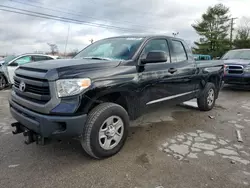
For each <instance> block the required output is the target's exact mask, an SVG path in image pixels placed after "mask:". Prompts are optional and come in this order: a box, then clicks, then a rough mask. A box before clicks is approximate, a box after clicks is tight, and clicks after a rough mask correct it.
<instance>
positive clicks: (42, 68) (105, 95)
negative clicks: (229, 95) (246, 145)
mask: <svg viewBox="0 0 250 188" xmlns="http://www.w3.org/2000/svg"><path fill="white" fill-rule="evenodd" d="M223 71H224V69H223V62H219V61H218V62H211V63H210V64H209V62H207V63H198V64H197V62H196V61H194V58H193V55H192V53H191V50H190V49H189V48H188V47H187V45H186V43H185V42H184V41H183V40H181V39H177V38H172V37H167V36H121V37H113V38H108V39H104V40H100V41H97V42H95V43H93V44H91V45H89V46H88V47H86V48H85V49H83V50H82V51H81V52H80V53H79V54H77V55H76V56H75V57H74V58H73V59H66V60H62V59H60V60H54V61H42V62H35V63H32V64H29V65H23V66H20V67H19V68H18V69H17V70H16V72H15V76H14V81H15V83H14V85H13V89H12V92H11V97H10V99H9V103H10V111H11V114H12V116H13V117H14V118H15V119H16V120H17V122H16V123H13V124H12V126H13V127H15V131H13V133H14V134H18V133H23V134H24V136H26V141H25V142H26V144H29V143H32V142H35V141H36V142H37V143H39V144H44V143H45V142H47V140H48V139H51V138H57V139H62V138H64V137H76V138H78V139H79V140H80V142H81V144H82V147H83V149H84V150H85V151H86V152H87V153H88V154H89V155H90V156H92V157H94V158H98V159H101V158H106V157H110V156H112V155H114V154H116V153H117V152H118V151H119V150H120V149H121V148H122V147H123V145H124V143H125V140H126V138H127V135H128V128H129V121H130V120H134V119H136V118H137V117H139V116H140V115H141V114H142V113H143V111H144V110H145V109H146V108H147V107H150V106H152V105H154V104H156V103H162V104H166V105H172V104H178V103H181V102H183V101H187V100H190V99H193V98H197V101H198V107H199V109H200V110H202V111H207V110H211V109H212V108H213V106H214V104H215V100H216V99H217V98H218V94H219V90H220V87H221V82H222V77H223Z"/></svg>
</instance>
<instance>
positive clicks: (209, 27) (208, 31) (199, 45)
mask: <svg viewBox="0 0 250 188" xmlns="http://www.w3.org/2000/svg"><path fill="white" fill-rule="evenodd" d="M229 20H230V18H229V8H227V7H225V6H224V5H222V4H217V5H215V6H214V7H209V8H208V9H207V11H206V13H204V14H202V17H201V20H200V21H197V22H196V23H195V24H193V25H192V27H193V28H194V29H195V31H196V32H197V34H198V35H200V39H199V41H197V42H195V45H196V47H195V49H194V51H195V53H199V54H209V55H211V56H212V57H218V56H221V55H223V54H224V53H225V52H226V51H227V50H229V49H230V40H229V39H228V30H229V28H230V23H229Z"/></svg>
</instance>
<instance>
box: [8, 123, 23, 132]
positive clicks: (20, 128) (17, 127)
mask: <svg viewBox="0 0 250 188" xmlns="http://www.w3.org/2000/svg"><path fill="white" fill-rule="evenodd" d="M11 126H12V127H15V128H16V130H14V131H12V133H13V134H19V133H22V132H24V130H23V129H22V126H21V124H20V123H18V122H16V123H12V124H11Z"/></svg>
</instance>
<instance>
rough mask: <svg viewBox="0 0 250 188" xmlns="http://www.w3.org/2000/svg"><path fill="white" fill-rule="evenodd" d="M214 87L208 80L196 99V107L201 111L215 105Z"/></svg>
mask: <svg viewBox="0 0 250 188" xmlns="http://www.w3.org/2000/svg"><path fill="white" fill-rule="evenodd" d="M215 95H216V89H215V85H214V84H213V83H211V82H208V83H207V84H206V86H205V88H204V89H203V91H202V93H201V95H200V96H199V98H198V99H197V103H198V107H199V109H200V110H202V111H209V110H211V109H212V108H213V107H214V105H215V100H216V97H215Z"/></svg>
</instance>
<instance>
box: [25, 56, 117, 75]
mask: <svg viewBox="0 0 250 188" xmlns="http://www.w3.org/2000/svg"><path fill="white" fill-rule="evenodd" d="M119 63H120V61H108V60H94V59H58V60H49V61H39V62H34V63H27V64H25V65H22V66H21V68H28V69H33V70H36V69H37V70H45V71H49V70H52V69H56V70H57V71H58V72H60V71H65V70H68V71H70V70H71V69H81V70H82V69H101V68H104V67H116V66H118V65H119Z"/></svg>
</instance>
